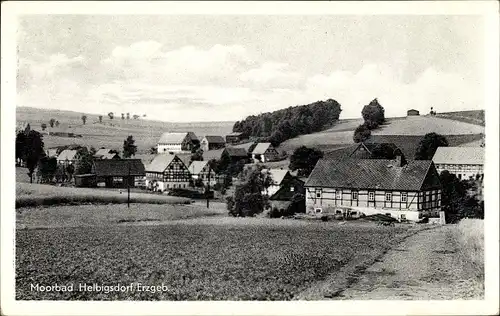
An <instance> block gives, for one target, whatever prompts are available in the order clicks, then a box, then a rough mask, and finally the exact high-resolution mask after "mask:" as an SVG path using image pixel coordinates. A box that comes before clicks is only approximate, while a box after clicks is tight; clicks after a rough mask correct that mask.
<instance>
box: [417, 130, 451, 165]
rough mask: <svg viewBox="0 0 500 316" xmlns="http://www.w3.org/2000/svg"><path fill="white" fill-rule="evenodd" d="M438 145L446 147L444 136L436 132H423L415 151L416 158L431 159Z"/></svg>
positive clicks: (446, 142)
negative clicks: (423, 134)
mask: <svg viewBox="0 0 500 316" xmlns="http://www.w3.org/2000/svg"><path fill="white" fill-rule="evenodd" d="M438 147H448V140H447V139H446V137H444V136H443V135H440V134H436V133H428V134H425V136H424V138H423V139H422V140H421V141H420V144H419V145H418V147H417V151H416V152H415V159H416V160H432V157H434V154H435V153H436V150H437V148H438Z"/></svg>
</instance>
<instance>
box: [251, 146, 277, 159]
mask: <svg viewBox="0 0 500 316" xmlns="http://www.w3.org/2000/svg"><path fill="white" fill-rule="evenodd" d="M278 157H279V153H278V151H277V150H276V149H275V148H274V147H273V145H271V143H258V144H257V146H255V148H254V149H253V151H252V159H253V160H254V162H268V161H275V160H277V159H278Z"/></svg>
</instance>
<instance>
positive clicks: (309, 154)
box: [288, 146, 323, 177]
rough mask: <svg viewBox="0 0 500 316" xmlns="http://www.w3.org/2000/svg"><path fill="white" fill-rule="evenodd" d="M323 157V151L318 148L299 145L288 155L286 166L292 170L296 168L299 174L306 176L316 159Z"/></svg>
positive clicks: (314, 164)
mask: <svg viewBox="0 0 500 316" xmlns="http://www.w3.org/2000/svg"><path fill="white" fill-rule="evenodd" d="M321 158H323V152H322V151H321V150H319V149H315V148H308V147H306V146H301V147H299V148H297V149H295V150H294V152H293V154H292V155H291V156H290V164H289V165H288V168H289V169H290V170H292V171H295V170H298V175H299V176H304V177H307V176H309V174H311V172H312V170H313V169H314V166H316V163H317V162H318V160H320V159H321Z"/></svg>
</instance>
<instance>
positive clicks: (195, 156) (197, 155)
mask: <svg viewBox="0 0 500 316" xmlns="http://www.w3.org/2000/svg"><path fill="white" fill-rule="evenodd" d="M191 161H203V149H201V148H198V150H196V151H195V152H194V153H193V154H192V155H191Z"/></svg>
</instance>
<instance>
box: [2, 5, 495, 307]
mask: <svg viewBox="0 0 500 316" xmlns="http://www.w3.org/2000/svg"><path fill="white" fill-rule="evenodd" d="M1 11H2V12H1V13H2V20H1V22H2V30H1V31H2V33H1V38H2V47H1V49H2V53H1V54H2V65H1V70H2V77H1V78H2V84H1V89H2V90H1V96H2V105H3V106H2V107H1V118H2V121H1V122H2V124H1V146H2V147H1V197H2V198H1V223H2V226H1V227H2V229H1V246H2V247H1V258H2V265H1V276H2V277H1V300H0V301H1V306H0V307H1V312H2V314H5V315H72V314H73V315H83V314H85V315H104V314H107V315H124V314H127V315H129V314H134V315H139V314H144V315H212V314H217V315H262V314H264V315H266V314H273V315H325V314H332V315H334V314H335V315H366V314H369V315H410V314H414V315H425V314H429V315H438V314H443V315H473V314H477V315H493V314H498V313H499V310H498V294H499V293H498V288H499V284H498V280H499V278H498V267H499V264H498V258H499V252H498V246H499V242H498V240H499V239H498V226H499V225H498V223H499V218H498V215H499V214H498V213H499V212H498V209H499V208H498V206H499V204H498V188H499V187H498V174H499V170H498V161H499V160H498V144H499V139H498V131H499V130H498V123H499V122H498V118H499V112H498V107H499V104H500V102H499V98H498V91H499V77H498V70H499V50H498V49H499V33H498V30H499V23H498V22H499V21H498V3H497V2H496V1H457V2H455V1H445V2H429V1H426V2H377V3H375V2H362V3H359V2H140V3H139V2H42V1H37V2H24V1H23V2H2V10H1ZM68 13H71V14H89V13H92V14H113V15H115V14H255V15H257V14H265V15H269V14H276V15H277V14H279V15H292V14H322V15H324V14H335V15H340V14H350V15H353V14H356V15H363V14H367V15H374V14H419V15H424V14H425V15H429V14H436V15H438V14H455V15H471V14H477V15H483V16H484V17H485V22H486V30H487V31H486V34H485V39H486V40H485V43H486V46H487V47H486V48H485V70H486V78H487V80H486V81H485V82H486V83H487V84H486V87H485V94H486V157H487V158H486V166H485V169H486V172H485V173H486V176H485V200H486V220H485V229H486V236H485V247H486V251H485V258H486V259H485V260H486V266H485V270H486V297H485V300H484V301H408V302H407V301H405V302H402V301H321V302H300V301H299V302H272V303H263V302H43V301H40V302H33V301H31V302H30V301H17V302H16V301H14V272H15V269H14V265H13V263H14V258H15V253H14V246H13V245H14V228H15V212H14V201H15V199H14V196H15V195H14V194H15V192H14V191H15V186H14V185H13V182H14V179H15V170H14V168H12V166H13V164H14V138H15V135H14V125H15V120H16V116H15V103H16V102H15V100H16V83H15V78H16V45H15V34H16V25H17V21H16V16H17V15H20V14H68Z"/></svg>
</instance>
